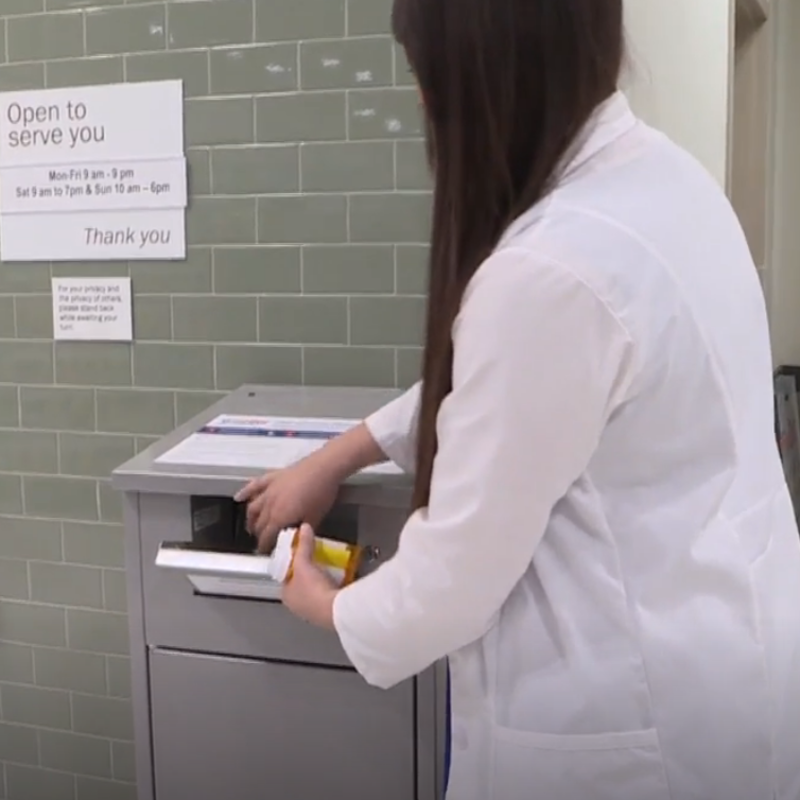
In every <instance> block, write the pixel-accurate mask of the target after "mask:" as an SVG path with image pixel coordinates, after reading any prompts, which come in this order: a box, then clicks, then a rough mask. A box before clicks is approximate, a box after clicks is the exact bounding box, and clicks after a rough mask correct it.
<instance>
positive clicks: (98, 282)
mask: <svg viewBox="0 0 800 800" xmlns="http://www.w3.org/2000/svg"><path fill="white" fill-rule="evenodd" d="M53 334H54V335H53V338H55V339H56V340H68V341H105V342H130V341H132V340H133V321H132V313H131V279H130V278H53Z"/></svg>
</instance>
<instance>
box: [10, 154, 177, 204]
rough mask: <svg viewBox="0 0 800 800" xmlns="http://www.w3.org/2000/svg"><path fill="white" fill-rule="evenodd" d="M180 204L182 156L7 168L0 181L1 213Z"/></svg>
mask: <svg viewBox="0 0 800 800" xmlns="http://www.w3.org/2000/svg"><path fill="white" fill-rule="evenodd" d="M185 207H186V159H185V158H170V159H164V160H161V161H112V162H111V163H107V164H81V165H76V166H72V167H47V166H44V167H12V168H10V169H6V170H4V171H3V174H2V181H0V208H1V209H2V211H3V214H31V213H36V214H42V213H47V212H67V211H111V210H123V209H162V208H178V209H180V208H185Z"/></svg>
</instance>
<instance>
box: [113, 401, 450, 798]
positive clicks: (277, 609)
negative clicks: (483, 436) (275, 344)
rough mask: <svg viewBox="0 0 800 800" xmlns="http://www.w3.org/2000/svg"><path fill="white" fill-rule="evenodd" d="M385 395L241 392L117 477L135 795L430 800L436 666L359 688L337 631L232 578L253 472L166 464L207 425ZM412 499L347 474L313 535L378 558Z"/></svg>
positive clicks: (438, 706) (268, 590)
mask: <svg viewBox="0 0 800 800" xmlns="http://www.w3.org/2000/svg"><path fill="white" fill-rule="evenodd" d="M396 396H397V393H396V392H392V391H384V390H375V389H311V388H309V389H299V388H288V387H287V388H266V387H256V386H245V387H242V388H241V389H239V390H238V391H236V392H234V393H233V394H231V395H230V396H228V397H227V398H225V399H223V400H222V401H220V402H219V403H217V404H216V405H214V406H212V407H211V408H209V409H208V411H206V412H204V413H203V414H200V415H198V416H197V417H195V418H194V419H192V420H191V421H189V422H188V423H186V424H185V425H183V426H182V427H180V428H178V429H177V430H176V431H174V432H173V433H172V434H170V435H168V436H166V437H165V438H164V439H162V440H160V441H159V442H157V443H156V444H154V445H153V446H152V447H150V448H148V449H147V450H145V451H144V452H142V453H141V454H140V455H138V456H137V457H136V458H134V459H132V460H131V461H129V462H127V463H126V464H124V465H123V466H121V467H120V468H119V469H117V470H116V471H115V472H114V474H113V484H114V486H115V487H116V488H117V489H119V490H121V491H122V492H123V493H124V512H125V527H126V531H125V536H126V562H127V573H128V598H129V616H130V634H131V662H132V679H133V704H134V720H135V735H136V752H137V780H138V791H139V800H187V798H191V800H223V798H226V799H227V798H230V800H323V798H325V799H326V800H327V799H330V800H337V798H340V797H341V798H345V797H348V798H351V800H377V798H380V800H438V798H440V797H441V794H442V793H441V790H440V789H441V786H442V779H443V775H442V770H443V751H442V744H443V739H444V732H443V727H444V675H443V669H442V667H441V665H438V666H436V667H434V668H432V669H430V670H429V671H428V672H427V673H425V674H423V675H421V676H418V677H416V678H414V679H412V680H409V681H406V682H405V683H403V684H401V685H399V686H397V687H395V688H393V689H391V690H389V691H382V690H379V689H375V688H373V687H370V686H368V685H367V684H366V683H365V682H364V681H363V679H362V678H361V677H360V676H359V675H358V674H357V673H356V672H355V671H354V670H353V668H352V666H351V665H350V663H349V662H348V659H347V657H346V655H345V653H344V651H343V650H342V648H341V646H340V645H339V642H338V640H337V638H336V636H335V635H334V634H331V633H328V632H325V631H320V630H317V629H315V628H313V627H311V626H308V625H306V624H304V623H302V622H300V621H298V620H297V619H295V618H294V617H292V616H291V615H290V614H289V613H288V612H287V611H286V610H285V609H284V608H283V607H282V606H281V605H280V602H279V601H278V600H277V591H276V587H274V586H273V587H269V586H267V585H266V584H265V583H264V580H263V579H258V580H256V579H254V578H253V576H252V574H247V570H246V569H245V570H242V571H241V574H237V569H238V568H237V566H236V565H237V564H241V563H243V561H242V559H244V560H245V561H246V560H247V559H253V558H257V557H256V556H253V555H252V540H250V541H249V542H248V543H244V539H243V534H244V531H243V527H242V513H241V511H242V509H241V508H239V507H238V506H237V504H235V503H234V501H233V500H232V499H231V498H232V497H233V496H234V494H235V493H236V492H237V491H238V490H239V488H240V487H241V486H242V485H243V483H244V482H245V481H246V480H247V479H249V478H250V477H252V476H253V475H255V474H258V473H259V472H260V471H261V470H259V469H255V468H252V467H250V468H248V467H236V466H231V465H227V466H226V465H224V464H222V465H220V464H217V465H214V464H208V463H205V464H197V463H195V464H194V465H181V464H179V463H174V462H172V463H163V458H164V454H165V453H168V452H171V451H173V448H175V447H176V446H177V445H180V443H181V442H184V441H187V440H188V438H189V437H192V436H193V435H196V434H197V432H198V431H199V430H202V429H203V427H204V426H206V425H207V424H208V423H209V422H210V421H212V420H215V419H217V418H218V417H219V415H223V414H227V415H259V416H280V417H293V418H296V419H301V420H302V419H304V418H306V419H307V418H317V417H326V418H342V419H361V418H363V417H364V416H366V415H368V414H369V413H371V412H372V411H374V410H376V409H377V408H379V407H380V406H381V405H383V404H384V403H385V402H387V401H389V400H391V399H393V398H394V397H396ZM223 461H225V460H223ZM408 502H409V485H408V482H407V480H406V479H405V478H404V477H402V476H398V475H392V474H381V473H377V474H369V475H367V474H362V475H359V476H356V477H355V478H354V479H353V480H352V481H351V482H349V483H348V484H347V485H345V486H344V487H343V489H342V492H341V494H340V497H339V500H338V502H337V505H336V507H335V508H334V510H333V512H332V513H331V515H330V517H329V519H328V520H326V522H325V523H324V524H323V526H322V530H321V533H322V534H324V535H328V536H332V537H334V538H339V539H343V540H349V541H358V542H359V543H363V544H369V545H373V546H375V547H377V548H378V549H379V552H380V556H379V560H381V559H385V558H387V557H389V556H390V555H391V554H392V553H393V552H394V549H395V547H396V543H397V537H398V534H399V532H400V530H401V528H402V526H403V523H404V521H405V518H406V515H407V508H408ZM168 542H172V543H173V544H172V546H171V549H168V550H167V551H165V550H164V547H162V546H163V545H165V543H168ZM182 543H184V544H185V546H186V548H187V554H188V555H187V562H186V566H185V568H184V569H181V563H180V548H181V547H182ZM248 548H249V550H248ZM198 550H200V551H202V552H201V555H202V557H203V558H204V559H205V565H204V569H202V570H201V569H197V568H196V567H197V562H196V561H192V556H196V555H197V554H198ZM165 552H166V554H167V555H169V556H170V557H171V559H172V560H171V562H170V564H169V565H168V566H170V567H171V568H166V566H165V564H164V561H163V556H164V555H165ZM176 554H177V556H176ZM229 555H230V556H231V558H228V556H229ZM176 557H177V562H176ZM226 559H227V561H226ZM157 561H158V562H159V565H157ZM209 563H211V569H209ZM217 563H219V564H220V565H223V566H220V568H219V570H217V569H216V568H215V566H214V565H215V564H217ZM231 565H233V566H231ZM181 573H183V574H181Z"/></svg>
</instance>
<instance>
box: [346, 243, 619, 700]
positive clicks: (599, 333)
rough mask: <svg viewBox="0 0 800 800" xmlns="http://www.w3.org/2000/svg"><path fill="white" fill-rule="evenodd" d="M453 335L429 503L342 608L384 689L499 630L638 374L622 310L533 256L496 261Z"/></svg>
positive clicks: (363, 663) (474, 287)
mask: <svg viewBox="0 0 800 800" xmlns="http://www.w3.org/2000/svg"><path fill="white" fill-rule="evenodd" d="M453 335H454V347H455V357H454V367H453V390H452V392H451V394H450V395H449V396H448V398H447V399H446V400H445V401H444V403H443V404H442V406H441V408H440V411H439V417H438V439H439V450H438V453H437V457H436V460H435V463H434V471H433V481H432V487H431V488H432V491H431V497H430V502H429V505H428V508H427V509H422V510H420V511H417V512H415V513H414V514H413V515H412V516H411V517H410V518H409V520H408V522H407V524H406V526H405V528H404V530H403V532H402V534H401V537H400V543H399V548H398V551H397V553H396V555H395V556H394V557H393V558H392V559H391V560H389V561H388V562H386V563H385V564H384V565H383V566H382V567H381V568H380V569H378V570H377V571H376V572H375V573H373V574H372V575H369V576H366V577H365V578H363V579H362V580H360V581H357V582H356V583H355V584H353V585H352V586H350V587H348V588H346V589H344V590H342V591H340V592H339V593H338V595H337V598H336V600H335V603H334V625H335V627H336V630H337V632H338V634H339V638H340V640H341V642H342V645H343V647H344V649H345V651H346V652H347V654H348V656H349V658H350V659H351V661H352V663H353V665H354V666H355V667H356V669H357V670H358V671H359V672H360V673H361V675H362V676H363V677H364V678H365V679H366V680H367V681H368V682H369V683H371V684H373V685H375V686H379V687H383V688H389V687H391V686H393V685H394V684H396V683H398V682H400V681H402V680H404V679H406V678H409V677H411V676H412V675H415V674H417V673H419V672H421V671H422V670H424V669H425V668H427V667H428V666H430V665H431V664H433V663H434V662H436V661H438V660H439V659H441V658H443V657H445V656H446V655H448V654H451V653H453V652H455V651H457V650H459V649H460V648H462V647H465V646H466V645H468V644H470V643H472V642H474V641H476V640H478V639H480V638H481V637H482V636H483V635H484V634H485V633H486V632H487V631H488V630H489V629H490V628H491V627H492V625H493V623H494V621H495V620H496V618H497V615H498V612H499V611H500V609H501V607H502V605H503V604H504V602H505V601H506V599H507V598H508V597H509V595H510V594H511V592H512V590H513V589H514V587H515V586H516V584H517V583H518V582H519V580H520V579H521V578H522V576H523V575H524V573H525V572H526V570H527V569H528V568H529V566H530V563H531V560H532V558H533V555H534V551H535V549H536V547H537V545H538V543H539V542H540V540H541V538H542V536H543V535H544V532H545V528H546V526H547V523H548V520H549V517H550V514H551V511H552V509H553V507H554V505H555V504H556V503H557V502H558V501H559V499H560V498H562V497H563V496H564V495H565V493H566V492H567V490H568V488H569V487H570V486H571V485H572V484H573V483H574V482H575V480H576V479H577V478H578V477H579V476H580V475H581V473H582V472H583V471H584V470H585V469H586V467H587V466H588V463H589V461H590V459H591V458H592V455H593V453H594V451H595V450H596V447H597V445H598V442H599V439H600V437H601V434H602V431H603V428H604V426H605V424H606V421H607V419H608V416H609V414H610V413H611V410H612V409H613V407H614V405H615V403H617V402H618V398H620V397H621V395H622V394H623V393H624V392H625V391H627V385H628V382H629V380H630V373H631V372H632V367H631V361H632V352H633V347H632V342H631V339H630V337H629V336H628V335H627V333H626V331H625V329H624V328H623V326H622V324H621V323H620V321H619V320H618V319H617V318H616V317H615V316H614V314H612V313H611V311H610V310H609V309H608V307H607V306H606V305H605V304H604V303H603V302H602V301H601V300H600V299H599V298H598V297H597V296H596V294H595V293H594V292H593V291H591V290H590V289H589V288H588V287H587V286H586V285H585V284H584V283H582V282H581V280H580V279H579V278H578V277H576V276H575V275H574V274H573V273H572V272H571V271H570V270H569V269H567V268H566V267H564V266H561V265H559V264H557V263H552V262H548V261H546V260H544V259H543V258H542V257H541V256H536V255H531V254H528V253H527V252H521V251H513V250H508V251H503V252H500V253H497V254H495V255H494V256H492V258H491V259H489V261H487V262H486V263H485V264H484V265H482V267H481V268H480V269H479V270H478V272H477V273H476V275H475V277H474V278H473V280H472V282H471V284H470V288H469V291H468V293H467V295H466V296H465V299H464V302H463V304H462V309H461V313H460V315H459V318H458V320H457V321H456V324H455V326H454V329H453Z"/></svg>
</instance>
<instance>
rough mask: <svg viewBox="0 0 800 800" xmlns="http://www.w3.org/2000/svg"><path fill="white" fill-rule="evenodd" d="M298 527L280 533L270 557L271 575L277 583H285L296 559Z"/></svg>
mask: <svg viewBox="0 0 800 800" xmlns="http://www.w3.org/2000/svg"><path fill="white" fill-rule="evenodd" d="M296 534H297V528H286V529H285V530H282V531H281V532H280V533H279V534H278V541H277V542H276V543H275V549H274V550H273V551H272V555H271V556H270V558H269V576H270V578H272V580H274V581H275V582H276V583H284V582H285V581H286V576H287V575H288V574H289V569H290V568H291V566H292V561H293V559H294V548H293V545H294V537H295V535H296Z"/></svg>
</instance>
